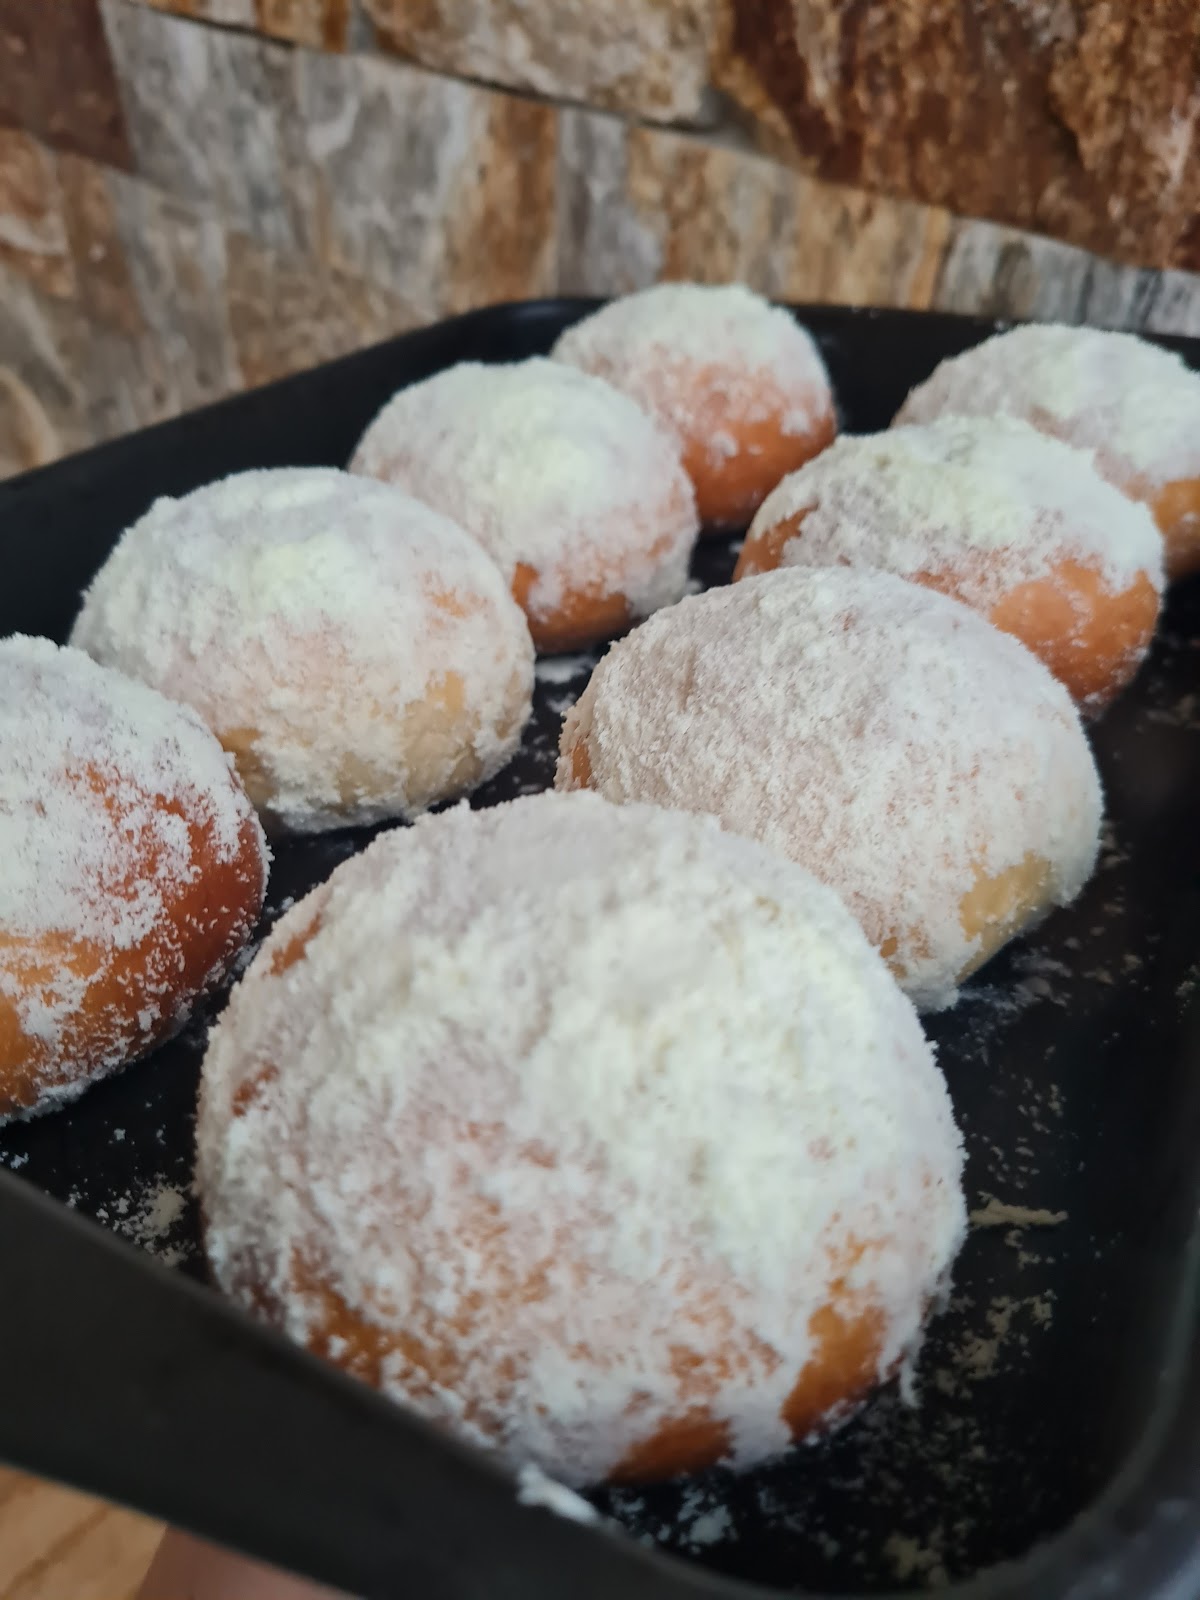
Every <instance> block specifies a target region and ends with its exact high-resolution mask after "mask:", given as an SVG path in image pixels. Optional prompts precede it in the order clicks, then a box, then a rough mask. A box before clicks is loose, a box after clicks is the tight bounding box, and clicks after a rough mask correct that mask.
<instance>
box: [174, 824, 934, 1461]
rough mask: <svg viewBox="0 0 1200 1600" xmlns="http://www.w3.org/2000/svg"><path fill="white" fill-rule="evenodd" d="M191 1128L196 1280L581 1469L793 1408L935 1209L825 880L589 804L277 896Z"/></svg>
mask: <svg viewBox="0 0 1200 1600" xmlns="http://www.w3.org/2000/svg"><path fill="white" fill-rule="evenodd" d="M198 1148H199V1165H198V1183H199V1188H200V1194H201V1199H202V1205H203V1210H204V1216H205V1220H206V1242H207V1250H208V1256H209V1260H210V1262H211V1264H212V1268H213V1271H214V1274H215V1276H216V1279H217V1281H218V1282H219V1283H220V1284H221V1285H222V1287H224V1288H225V1289H226V1290H228V1291H229V1292H231V1293H232V1294H233V1295H234V1296H235V1297H236V1298H237V1299H239V1300H240V1301H241V1302H242V1303H243V1304H244V1305H245V1306H247V1307H248V1308H250V1309H252V1310H254V1311H256V1312H258V1313H259V1314H263V1315H265V1316H266V1317H267V1319H268V1320H269V1321H270V1322H272V1323H273V1324H275V1325H276V1326H278V1327H280V1328H282V1329H284V1330H285V1331H286V1332H287V1333H288V1334H290V1335H291V1336H292V1337H293V1338H294V1339H297V1340H299V1341H300V1342H301V1343H303V1344H305V1345H307V1346H308V1347H309V1348H310V1349H311V1350H313V1351H315V1352H316V1353H318V1354H320V1355H322V1356H325V1357H328V1358H330V1359H332V1360H333V1361H335V1362H337V1363H338V1364H339V1365H340V1366H342V1367H344V1368H345V1369H347V1370H348V1371H350V1372H352V1373H354V1374H356V1375H358V1376H359V1377H362V1378H365V1379H366V1380H367V1381H368V1382H370V1383H372V1384H374V1385H376V1386H378V1387H380V1388H382V1389H383V1390H385V1391H386V1392H387V1393H388V1394H390V1395H392V1396H393V1397H394V1398H396V1399H397V1400H400V1401H402V1402H404V1403H405V1404H407V1405H411V1406H413V1407H415V1408H416V1409H417V1410H418V1411H420V1412H422V1413H423V1414H424V1415H425V1416H426V1417H428V1418H430V1419H432V1420H434V1421H436V1422H439V1423H442V1424H444V1425H445V1426H446V1427H448V1428H451V1429H453V1430H454V1431H455V1432H456V1433H458V1434H459V1435H461V1436H463V1437H465V1438H467V1439H470V1440H473V1441H475V1442H477V1443H479V1444H483V1445H486V1446H490V1447H495V1448H498V1449H500V1450H501V1451H502V1452H503V1453H504V1455H505V1456H506V1457H507V1458H508V1459H509V1460H510V1461H511V1462H513V1463H514V1464H524V1463H534V1464H536V1465H537V1466H538V1467H540V1468H542V1469H544V1470H545V1471H547V1472H549V1473H551V1474H553V1476H554V1477H555V1478H557V1479H559V1480H561V1481H562V1482H565V1483H568V1484H574V1485H582V1484H587V1483H592V1482H596V1481H599V1480H601V1479H617V1480H635V1479H637V1480H641V1479H650V1478H657V1477H664V1476H668V1475H671V1474H674V1473H676V1472H680V1471H685V1470H688V1469H691V1468H695V1467H699V1466H702V1465H705V1464H707V1463H709V1462H711V1461H713V1460H715V1459H717V1458H718V1457H726V1458H729V1459H730V1460H732V1461H733V1462H734V1463H736V1464H737V1465H740V1466H745V1465H749V1464H750V1463H752V1462H754V1461H756V1460H758V1459H760V1458H762V1457H763V1456H766V1455H769V1454H772V1453H774V1452H777V1451H779V1450H781V1449H782V1448H783V1447H784V1446H786V1444H787V1443H788V1441H789V1439H791V1438H792V1437H796V1436H802V1435H804V1434H806V1433H807V1432H808V1431H810V1430H811V1429H812V1428H813V1427H815V1426H817V1425H819V1424H820V1423H821V1422H822V1421H823V1420H825V1419H826V1418H828V1417H829V1416H830V1414H831V1413H834V1412H836V1411H837V1410H838V1409H839V1408H844V1407H845V1406H846V1405H847V1404H848V1403H849V1402H851V1401H853V1400H856V1399H857V1398H859V1397H860V1396H861V1395H862V1394H863V1393H864V1392H865V1391H866V1390H867V1389H868V1388H869V1387H870V1386H871V1385H872V1384H874V1383H875V1382H877V1381H878V1380H879V1379H881V1378H883V1377H885V1376H886V1375H888V1374H889V1373H891V1372H892V1371H893V1370H895V1369H896V1368H897V1367H898V1366H899V1365H900V1364H901V1363H903V1362H904V1361H905V1360H906V1358H907V1357H909V1356H910V1355H911V1353H912V1352H913V1350H914V1348H915V1346H916V1344H917V1342H918V1340H919V1338H920V1332H921V1325H922V1322H923V1320H924V1317H925V1315H926V1312H927V1310H928V1308H929V1306H930V1304H931V1302H933V1301H934V1300H935V1299H936V1298H937V1296H938V1293H939V1290H940V1288H941V1287H942V1284H943V1281H944V1278H945V1274H946V1272H947V1269H948V1266H949V1264H950V1262H951V1260H952V1258H953V1256H954V1254H955V1251H956V1249H957V1246H958V1243H959V1241H960V1238H961V1236H962V1232H963V1222H964V1214H963V1201H962V1195H961V1192H960V1168H961V1160H962V1157H961V1149H960V1142H959V1138H958V1134H957V1132H956V1129H955V1127H954V1123H953V1119H952V1114H951V1109H950V1102H949V1099H948V1097H947V1094H946V1089H945V1085H944V1083H943V1081H942V1078H941V1075H940V1073H939V1072H938V1071H937V1069H936V1067H935V1065H934V1062H933V1058H932V1054H931V1051H930V1049H929V1046H928V1045H927V1043H926V1041H925V1039H924V1038H923V1036H922V1033H921V1029H920V1026H919V1024H918V1022H917V1019H916V1016H915V1015H914V1013H913V1010H912V1007H911V1006H910V1005H909V1003H908V1002H907V1001H906V1000H905V999H904V997H903V996H902V995H901V994H900V992H899V990H898V989H897V988H896V986H895V984H894V982H893V981H892V979H891V977H890V976H889V974H888V973H887V971H886V969H885V967H884V965H883V963H882V962H881V961H880V960H879V958H878V957H877V956H876V954H875V952H874V951H872V950H871V949H870V948H869V946H868V945H867V943H866V941H865V940H864V939H863V937H862V934H861V932H860V930H859V929H858V928H857V927H856V926H855V924H854V921H853V919H852V918H851V917H850V916H849V915H848V914H847V912H846V911H845V909H844V908H843V907H842V906H841V905H840V904H839V902H838V900H837V898H836V896H834V895H833V894H831V893H830V892H829V891H828V890H827V889H825V888H824V887H823V886H822V885H820V884H819V883H817V882H815V881H814V880H813V879H812V878H810V877H809V876H808V874H807V873H804V872H802V871H800V869H799V868H794V867H791V866H790V865H789V864H787V863H781V862H779V861H777V860H775V859H774V858H772V857H771V856H770V855H769V854H768V853H767V852H766V851H764V850H762V849H760V848H759V847H758V846H756V845H753V844H751V843H750V842H749V841H746V840H743V839H738V838H736V837H734V836H732V835H729V834H725V833H722V832H721V831H720V830H719V829H718V828H717V827H716V826H715V825H714V824H713V823H712V822H711V821H710V820H708V819H703V818H696V817H687V816H683V815H681V814H678V813H670V812H663V811H657V810H655V809H653V808H651V807H629V808H626V809H621V808H618V807H614V806H607V805H605V804H604V803H603V802H602V801H600V800H598V799H596V798H595V797H594V796H590V795H576V796H561V795H553V794H550V795H541V796H538V797H537V798H535V799H531V800H518V801H515V802H513V803H511V804H508V805H503V806H497V807H495V808H491V809H487V810H484V811H479V812H473V813H472V812H469V811H468V810H467V809H466V808H465V807H459V808H457V809H456V810H454V811H452V812H449V813H447V814H444V815H442V816H438V817H434V818H428V819H425V820H423V821H421V822H419V823H418V824H417V825H416V827H415V828H412V829H407V830H404V831H397V832H394V833H391V834H388V835H385V836H384V837H382V838H380V839H379V840H377V841H376V842H375V843H374V844H373V845H372V846H371V847H370V848H369V849H368V850H367V851H366V852H365V853H364V854H363V855H362V856H359V857H357V858H355V859H353V860H351V861H348V862H347V863H345V864H344V865H343V866H341V867H339V868H338V869H337V871H336V872H335V873H334V875H333V876H332V878H331V879H330V880H329V881H328V882H327V883H326V884H324V885H323V886H322V887H320V888H318V889H317V890H315V891H314V892H313V893H312V894H311V895H310V896H309V897H308V898H307V899H306V900H304V901H303V902H302V903H301V904H300V905H298V906H296V907H295V908H294V909H293V910H292V911H290V912H289V913H288V914H287V916H286V917H284V919H283V920H282V921H281V922H280V923H279V925H278V926H277V927H276V928H275V930H274V931H273V933H272V934H271V936H270V938H269V939H268V941H267V942H266V944H265V945H264V946H263V949H262V951H261V952H260V954H259V956H258V958H257V959H256V961H255V962H254V965H253V966H252V968H251V969H250V972H249V974H248V975H247V977H246V978H245V979H244V980H243V982H242V984H241V986H240V987H239V989H238V991H237V993H236V994H235V995H234V996H233V999H232V1001H231V1003H230V1006H229V1008H228V1010H227V1011H226V1013H225V1015H224V1017H223V1018H222V1020H221V1021H220V1023H219V1024H218V1026H217V1028H216V1030H215V1031H214V1034H213V1036H212V1039H211V1042H210V1046H209V1051H208V1055H207V1057H206V1059H205V1062H204V1070H203V1080H202V1087H201V1097H200V1111H199V1121H198Z"/></svg>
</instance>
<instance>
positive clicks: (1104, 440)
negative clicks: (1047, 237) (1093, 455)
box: [896, 323, 1200, 490]
mask: <svg viewBox="0 0 1200 1600" xmlns="http://www.w3.org/2000/svg"><path fill="white" fill-rule="evenodd" d="M947 413H957V414H959V415H963V416H995V415H999V414H1008V415H1010V416H1017V417H1024V418H1025V419H1026V420H1028V421H1030V422H1032V423H1033V424H1034V425H1035V426H1037V427H1039V428H1042V429H1043V430H1044V431H1045V432H1048V433H1055V434H1058V435H1059V436H1060V437H1061V438H1063V439H1065V440H1067V442H1068V443H1070V444H1075V445H1081V446H1083V447H1084V448H1086V449H1090V450H1095V451H1096V452H1097V453H1098V459H1099V461H1100V464H1101V468H1102V470H1103V471H1104V472H1105V475H1106V476H1109V477H1112V478H1113V479H1114V481H1116V482H1117V483H1118V485H1119V486H1121V487H1125V486H1129V485H1130V484H1131V483H1132V484H1134V485H1137V486H1138V487H1139V488H1141V489H1143V490H1156V489H1160V488H1162V487H1163V485H1165V484H1167V483H1173V482H1176V481H1178V480H1181V479H1191V478H1200V375H1197V374H1196V373H1195V372H1193V371H1192V370H1191V368H1189V367H1188V366H1186V365H1185V363H1184V362H1183V361H1182V359H1181V358H1180V357H1179V356H1177V355H1174V354H1172V353H1171V352H1170V351H1167V350H1163V349H1161V348H1159V346H1157V345H1153V344H1149V343H1147V342H1146V341H1145V340H1143V339H1139V338H1138V337H1137V336H1136V335H1135V334H1131V333H1110V332H1107V331H1105V330H1103V329H1100V328H1078V327H1068V326H1065V325H1062V324H1058V323H1034V324H1030V325H1028V326H1025V327H1019V328H1012V329H1010V330H1009V331H1008V332H1006V333H998V334H995V335H994V336H993V337H992V338H990V339H985V340H984V341H983V343H982V344H978V345H975V346H974V347H973V348H971V349H970V350H965V351H964V352H963V353H962V354H961V355H957V356H951V357H950V358H949V359H948V360H946V361H943V362H942V363H941V365H940V366H939V367H937V369H936V370H935V371H934V373H933V374H932V376H931V377H929V378H927V379H926V381H925V382H924V383H921V384H918V385H917V387H916V388H915V389H913V391H912V393H911V394H910V395H909V396H908V398H907V400H905V402H904V404H903V405H902V406H901V407H900V410H899V411H898V412H897V414H896V422H897V423H910V422H931V421H933V419H934V418H935V417H939V416H943V415H945V414H947Z"/></svg>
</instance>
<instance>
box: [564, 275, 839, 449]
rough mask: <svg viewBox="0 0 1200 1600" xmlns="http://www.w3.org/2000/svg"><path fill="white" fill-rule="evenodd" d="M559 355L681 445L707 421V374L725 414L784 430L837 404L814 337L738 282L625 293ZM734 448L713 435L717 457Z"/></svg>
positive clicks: (572, 332)
mask: <svg viewBox="0 0 1200 1600" xmlns="http://www.w3.org/2000/svg"><path fill="white" fill-rule="evenodd" d="M553 354H554V358H555V360H557V361H564V362H569V363H571V365H573V366H576V367H579V368H581V369H583V370H584V371H586V372H593V373H596V374H597V375H598V376H600V377H602V378H606V379H607V380H608V381H609V382H610V383H614V384H616V385H617V386H618V388H620V389H622V390H624V392H625V393H626V394H628V395H629V396H631V398H632V399H634V400H636V401H637V403H638V405H640V406H642V407H643V408H644V409H645V410H646V411H649V412H650V413H651V414H652V415H654V416H656V417H658V418H659V420H660V421H661V422H663V424H664V425H665V426H667V427H669V428H671V430H672V431H673V432H674V434H675V435H676V437H677V438H679V439H680V440H681V441H682V440H687V439H689V438H691V437H692V436H693V435H694V434H695V432H696V431H697V428H698V427H699V426H702V425H703V426H707V425H708V420H709V411H708V401H709V396H708V395H707V393H706V389H707V387H709V385H701V384H699V383H698V381H697V380H698V377H699V375H700V374H701V373H705V372H707V373H711V374H712V375H713V376H712V384H713V385H715V386H718V387H719V389H720V394H721V404H722V408H723V409H724V410H725V412H726V413H727V415H728V416H730V417H731V418H735V419H737V420H739V421H743V422H749V423H756V422H763V421H766V420H768V419H770V418H774V417H778V418H779V422H780V428H781V431H782V432H783V433H784V434H791V435H799V434H806V433H808V432H810V430H812V429H813V428H815V427H816V426H817V425H818V423H819V422H820V421H821V419H822V418H823V417H824V416H826V415H827V414H828V413H830V412H831V411H832V407H833V400H832V394H831V391H830V387H829V375H828V373H827V372H826V370H825V363H824V362H823V361H822V359H821V355H820V352H819V351H818V349H817V346H816V344H815V343H814V341H813V338H812V336H811V334H809V332H808V331H807V329H805V328H802V327H801V326H800V324H799V323H798V322H797V321H796V320H795V318H794V317H792V316H791V315H790V314H789V313H788V312H786V311H782V310H780V309H779V308H778V307H777V306H773V305H771V304H770V302H769V301H767V300H764V299H763V298H762V296H761V295H757V294H755V293H754V292H753V291H752V290H750V289H747V288H746V287H745V285H743V284H740V283H729V284H716V285H713V284H700V283H660V284H656V285H654V286H653V287H652V288H649V289H642V290H639V291H638V292H637V293H636V294H629V295H625V296H623V297H622V298H621V299H619V300H613V301H612V302H610V304H608V305H606V306H603V307H602V308H601V309H600V310H599V311H596V312H593V313H592V315H591V316H589V317H584V318H583V320H582V321H581V322H577V323H575V324H574V325H573V326H572V327H570V328H568V329H567V330H566V331H565V332H564V333H563V334H562V335H561V336H560V338H559V340H558V342H557V343H556V344H555V346H554V352H553ZM738 448H739V446H738V443H737V440H736V439H735V438H734V437H733V436H732V435H731V434H730V433H728V432H722V431H717V432H715V433H712V435H711V438H710V441H709V449H710V454H711V456H712V458H713V460H714V461H715V462H719V461H720V460H722V459H726V458H730V457H732V456H735V455H736V454H737V453H738Z"/></svg>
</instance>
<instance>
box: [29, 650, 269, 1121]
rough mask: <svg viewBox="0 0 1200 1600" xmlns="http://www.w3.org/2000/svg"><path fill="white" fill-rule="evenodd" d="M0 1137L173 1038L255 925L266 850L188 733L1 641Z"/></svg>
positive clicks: (229, 777)
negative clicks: (13, 1120)
mask: <svg viewBox="0 0 1200 1600" xmlns="http://www.w3.org/2000/svg"><path fill="white" fill-rule="evenodd" d="M0 859H2V860H3V870H2V871H0V1122H3V1121H4V1120H5V1119H6V1118H8V1117H9V1116H11V1115H12V1114H13V1113H16V1112H23V1111H34V1110H38V1111H40V1110H46V1109H49V1108H50V1107H52V1106H55V1105H60V1104H62V1103H63V1102H64V1101H66V1100H70V1099H73V1098H74V1097H75V1096H76V1095H78V1094H80V1093H81V1092H82V1091H83V1090H84V1089H85V1088H86V1087H87V1086H88V1084H89V1083H91V1082H92V1081H94V1080H95V1079H96V1078H99V1077H102V1076H104V1075H105V1074H107V1073H110V1072H112V1071H114V1070H115V1069H116V1068H117V1067H120V1066H122V1065H124V1063H125V1062H127V1061H129V1060H131V1059H132V1058H133V1057H134V1056H138V1055H141V1054H142V1053H143V1052H144V1051H146V1050H149V1049H150V1048H151V1047H152V1046H153V1045H155V1044H157V1043H159V1041H160V1040H162V1039H163V1038H165V1037H166V1036H167V1034H169V1033H171V1032H173V1031H174V1030H175V1029H176V1028H177V1027H178V1026H179V1025H180V1024H181V1023H182V1022H183V1021H184V1019H185V1018H186V1017H187V1014H188V1011H189V1010H190V1008H191V1005H192V1003H193V1002H194V1001H195V999H196V998H197V996H198V995H200V994H201V993H202V992H203V991H204V990H205V989H206V988H207V987H208V986H209V985H210V984H211V983H213V982H215V981H216V980H217V979H218V978H220V977H221V976H222V974H223V973H224V972H225V970H226V968H227V967H228V965H229V963H230V961H231V960H232V959H233V957H234V956H235V955H236V954H237V952H238V950H240V949H241V947H242V945H243V944H244V942H245V940H246V939H247V937H248V936H249V934H250V930H251V929H252V928H253V926H254V923H255V921H256V919H257V917H258V914H259V911H260V910H261V909H262V901H263V894H264V891H265V888H266V878H267V861H268V856H267V852H266V846H265V844H264V842H263V837H262V830H261V828H260V827H259V825H258V819H257V818H256V817H255V815H254V811H253V808H252V807H251V805H250V802H249V801H248V800H247V798H246V796H245V794H244V793H243V791H242V788H241V785H240V784H239V783H238V781H237V778H236V777H235V775H234V773H233V772H232V771H231V770H230V762H229V759H228V757H227V756H226V755H225V753H224V751H223V750H222V749H221V747H220V745H219V744H218V743H217V741H216V740H215V739H214V738H213V736H212V734H211V733H209V731H208V729H207V728H205V727H204V726H203V724H202V723H201V721H200V719H199V717H197V716H196V715H195V714H194V713H193V712H191V711H189V710H187V709H186V708H185V707H183V706H177V705H172V704H171V702H170V701H168V700H165V699H163V697H162V696H161V695H159V694H155V692H154V691H153V690H152V689H147V688H145V687H144V686H143V685H142V684H140V683H133V682H131V681H130V680H129V679H127V678H124V677H122V676H121V674H120V673H117V672H109V671H107V670H106V669H105V668H103V667H98V666H97V665H96V664H95V662H93V661H90V660H89V659H88V657H87V656H85V655H82V654H81V653H80V652H79V651H78V650H61V649H59V648H58V647H57V646H56V645H53V644H51V643H50V641H49V640H48V639H28V638H24V637H22V636H20V635H17V636H15V637H12V638H9V639H4V640H2V641H0Z"/></svg>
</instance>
